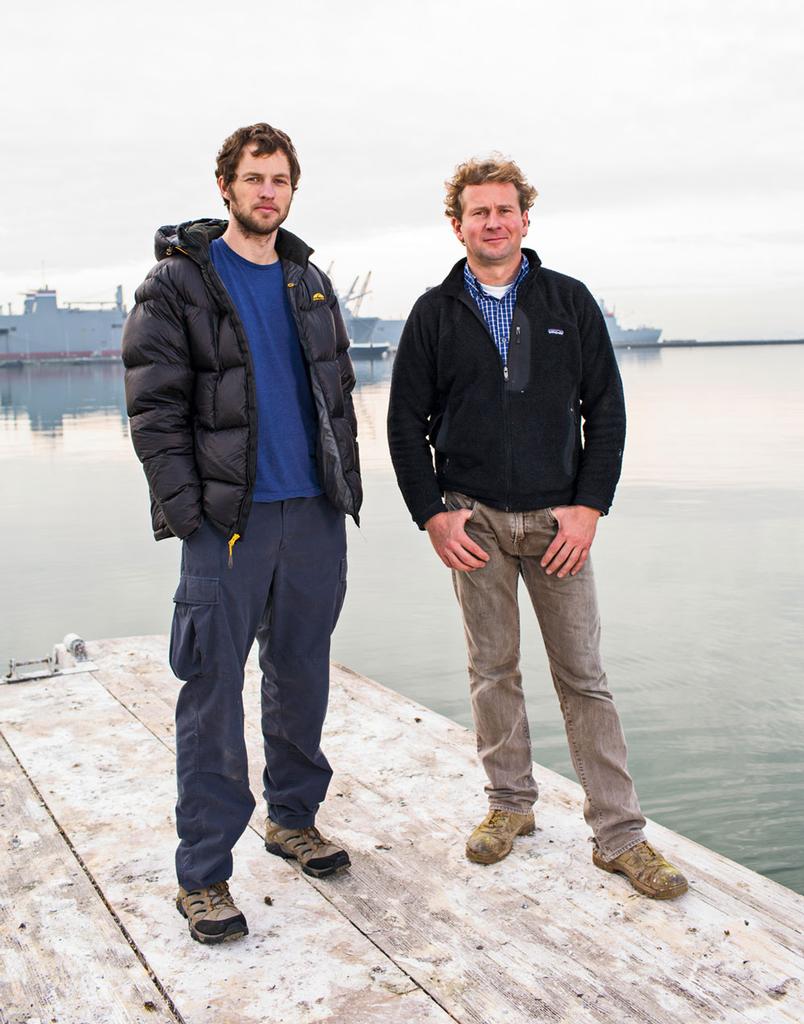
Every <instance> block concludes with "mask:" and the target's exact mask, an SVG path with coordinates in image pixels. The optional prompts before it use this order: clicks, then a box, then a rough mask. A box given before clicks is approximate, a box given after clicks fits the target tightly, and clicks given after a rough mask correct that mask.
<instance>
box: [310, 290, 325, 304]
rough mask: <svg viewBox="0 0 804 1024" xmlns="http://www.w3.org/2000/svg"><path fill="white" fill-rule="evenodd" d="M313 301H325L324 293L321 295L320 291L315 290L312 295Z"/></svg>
mask: <svg viewBox="0 0 804 1024" xmlns="http://www.w3.org/2000/svg"><path fill="white" fill-rule="evenodd" d="M313 302H326V295H322V294H321V292H316V293H315V295H314V296H313Z"/></svg>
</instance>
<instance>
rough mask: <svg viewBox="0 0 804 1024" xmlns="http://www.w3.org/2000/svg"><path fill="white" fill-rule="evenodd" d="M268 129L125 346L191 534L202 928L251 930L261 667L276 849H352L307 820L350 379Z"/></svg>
mask: <svg viewBox="0 0 804 1024" xmlns="http://www.w3.org/2000/svg"><path fill="white" fill-rule="evenodd" d="M299 173H300V172H299V162H298V158H297V157H296V151H295V149H294V148H293V143H292V142H291V141H290V139H289V137H288V136H287V135H285V133H284V132H280V131H278V130H277V129H275V128H272V127H271V126H270V125H268V124H257V125H252V126H250V127H248V128H241V129H239V130H238V131H237V132H235V133H234V134H233V135H232V136H230V138H228V139H227V140H226V142H225V143H224V144H223V146H222V148H221V151H220V153H219V155H218V163H217V168H216V176H217V183H218V187H219V189H220V194H221V196H222V198H223V201H224V203H225V205H226V206H227V207H228V209H229V213H230V220H229V221H228V222H227V221H224V220H209V219H207V220H197V221H189V222H187V223H184V224H180V225H179V226H178V227H172V226H171V227H163V228H160V229H159V231H157V235H156V255H157V259H158V260H159V262H158V263H157V264H156V266H155V267H154V268H153V269H152V270H151V271H150V272H149V274H148V276H147V277H146V279H145V281H144V282H143V284H142V285H141V286H140V288H139V289H138V291H137V295H136V305H135V307H134V309H133V310H132V312H131V314H130V316H129V317H128V320H127V321H126V327H125V333H124V336H123V360H124V362H125V366H126V401H127V405H128V413H129V416H130V417H131V436H132V440H133V443H134V448H135V450H136V452H137V455H138V456H139V458H140V460H141V461H142V463H143V466H144V468H145V474H146V477H147V479H148V484H149V488H150V492H151V514H152V519H153V528H154V534H155V536H156V539H157V540H161V539H163V538H165V537H171V536H176V537H180V538H181V539H182V565H181V578H180V580H179V586H178V589H177V590H176V594H175V597H174V601H175V610H174V616H173V626H172V629H171V636H170V664H171V668H172V669H173V671H174V673H175V674H176V676H177V677H178V678H179V679H182V680H184V681H185V682H184V685H183V686H182V688H181V691H180V693H179V698H178V702H177V707H176V769H177V781H178V802H177V804H176V823H177V830H178V834H179V839H180V842H179V846H178V849H177V851H176V871H177V875H178V880H179V886H180V888H179V893H178V896H177V899H176V906H177V909H178V910H179V912H180V913H181V914H182V915H183V916H184V917H186V918H187V920H188V925H189V929H190V934H191V935H192V936H193V938H194V939H197V940H198V941H200V942H205V943H218V942H223V941H226V940H229V939H235V938H239V937H240V936H242V935H246V934H247V933H248V928H247V926H246V921H245V917H244V916H243V914H242V913H241V912H240V911H239V910H238V908H237V907H236V906H235V904H234V901H233V900H232V897H231V894H230V893H229V888H228V884H227V883H228V879H229V877H230V876H231V874H232V866H233V862H232V848H233V847H234V844H235V843H236V842H237V840H238V838H239V837H240V835H241V834H242V832H243V830H244V829H245V828H246V826H247V825H248V822H249V819H250V818H251V814H252V811H253V810H254V806H255V802H254V797H253V796H252V794H251V791H250V789H249V784H248V766H247V761H246V746H245V740H244V734H243V700H242V689H243V672H244V666H245V662H246V658H247V656H248V653H249V650H250V648H251V646H252V644H253V642H254V640H255V638H256V639H257V641H258V646H259V662H260V667H261V669H262V673H263V675H262V692H261V696H262V733H263V739H264V746H265V770H264V773H263V782H264V795H265V799H266V802H267V806H268V818H267V821H266V832H265V845H266V849H268V850H269V851H270V852H271V853H274V854H277V855H279V856H281V857H286V858H295V859H297V860H298V861H299V862H300V863H301V865H302V868H303V870H304V871H305V872H307V873H308V874H311V875H315V876H319V877H320V876H326V875H330V874H332V873H333V872H335V871H338V870H340V869H342V868H345V867H347V866H348V865H349V856H348V854H347V853H346V851H345V850H343V849H342V848H341V847H340V846H338V845H337V844H335V843H333V842H331V841H329V840H327V839H325V838H323V837H322V836H321V834H320V833H319V832H318V830H317V829H316V827H315V816H316V812H317V810H318V807H319V805H320V803H321V802H322V800H323V799H324V796H325V794H326V791H327V786H328V784H329V780H330V777H331V775H332V771H331V769H330V766H329V763H328V761H327V759H326V757H325V756H324V754H323V752H322V751H321V748H320V746H319V743H320V739H321V730H322V726H323V722H324V716H325V714H326V708H327V699H328V687H329V645H330V634H331V632H332V630H333V629H334V627H335V623H336V621H337V619H338V615H339V613H340V610H341V605H342V603H343V599H344V594H345V590H346V533H345V522H344V514H345V513H348V514H349V515H351V516H353V517H354V519H355V521H357V518H358V512H359V509H360V503H361V496H362V492H361V484H360V473H359V465H358V457H357V442H356V432H357V431H356V423H355V416H354V411H353V407H352V399H351V392H352V389H353V387H354V383H355V378H354V373H353V370H352V365H351V362H350V359H349V355H348V352H347V349H348V346H349V340H348V338H347V335H346V330H345V327H344V324H343V320H342V318H341V315H340V311H339V308H338V302H337V297H336V296H335V294H334V292H333V290H332V286H331V285H330V282H329V281H328V279H327V278H326V276H325V275H324V274H323V273H322V272H321V271H320V270H319V269H318V268H317V267H316V266H315V265H314V264H313V263H311V262H310V254H311V253H312V250H311V249H310V248H308V247H307V246H306V245H305V244H304V242H302V241H301V240H300V239H299V238H296V237H295V236H294V235H292V234H290V232H288V231H286V230H285V229H284V228H282V227H280V225H281V224H282V223H283V222H284V220H285V218H286V217H287V215H288V212H289V210H290V205H291V201H292V198H293V193H294V191H295V189H296V187H297V184H298V180H299Z"/></svg>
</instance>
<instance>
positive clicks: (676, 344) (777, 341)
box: [0, 338, 804, 370]
mask: <svg viewBox="0 0 804 1024" xmlns="http://www.w3.org/2000/svg"><path fill="white" fill-rule="evenodd" d="M747 345H804V338H773V339H759V338H756V339H751V340H749V341H695V340H693V339H689V340H679V341H660V342H658V343H657V342H652V343H650V344H645V345H638V344H637V345H615V346H614V351H615V352H633V351H634V350H635V349H639V350H640V351H643V352H661V351H662V349H665V348H696V349H700V348H741V347H745V346H747ZM383 349H384V352H385V355H384V356H382V358H386V357H387V355H388V351H389V350H388V347H387V346H383ZM390 353H391V355H396V349H394V348H392V349H390ZM356 354H357V353H356ZM360 354H361V355H362V356H363V357H364V358H365V355H364V353H363V351H362V349H361V353H360ZM377 358H378V359H379V358H381V356H380V353H379V352H378V355H377ZM98 363H120V364H121V365H122V362H121V359H120V356H119V355H111V356H110V355H106V356H77V357H75V358H69V357H66V358H61V359H46V358H42V359H8V360H3V359H0V370H13V369H19V368H20V367H23V366H86V365H95V364H98Z"/></svg>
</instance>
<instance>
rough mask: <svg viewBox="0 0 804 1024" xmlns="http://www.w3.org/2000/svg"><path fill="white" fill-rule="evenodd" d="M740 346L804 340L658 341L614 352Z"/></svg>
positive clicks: (782, 343)
mask: <svg viewBox="0 0 804 1024" xmlns="http://www.w3.org/2000/svg"><path fill="white" fill-rule="evenodd" d="M741 345H804V338H769V339H761V338H751V339H749V340H748V341H695V339H694V338H690V339H689V340H680V341H660V342H658V343H654V344H650V345H615V346H614V350H615V352H622V351H623V350H628V349H632V348H644V349H648V348H649V349H659V350H661V349H663V348H726V347H728V346H731V347H736V346H741Z"/></svg>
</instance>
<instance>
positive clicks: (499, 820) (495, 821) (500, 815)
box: [488, 809, 508, 828]
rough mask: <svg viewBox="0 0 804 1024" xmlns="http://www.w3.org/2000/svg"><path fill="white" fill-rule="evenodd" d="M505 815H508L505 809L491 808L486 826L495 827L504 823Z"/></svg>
mask: <svg viewBox="0 0 804 1024" xmlns="http://www.w3.org/2000/svg"><path fill="white" fill-rule="evenodd" d="M507 817H508V815H507V813H506V812H505V811H501V810H499V809H497V810H493V811H492V812H491V817H490V818H489V823H488V827H489V828H497V827H498V826H500V825H504V824H505V821H506V818H507Z"/></svg>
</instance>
